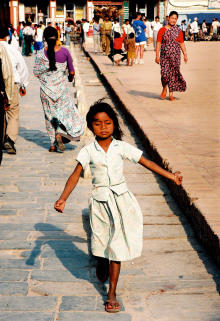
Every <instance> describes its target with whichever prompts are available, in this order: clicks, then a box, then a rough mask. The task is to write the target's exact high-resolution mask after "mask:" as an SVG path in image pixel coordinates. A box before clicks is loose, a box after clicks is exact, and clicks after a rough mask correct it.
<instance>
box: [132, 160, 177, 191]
mask: <svg viewBox="0 0 220 321" xmlns="http://www.w3.org/2000/svg"><path fill="white" fill-rule="evenodd" d="M138 163H139V164H141V165H142V166H144V167H146V168H148V169H149V170H151V171H152V172H155V173H157V174H160V175H161V176H164V177H166V178H169V179H171V180H172V181H174V183H176V184H177V185H181V184H182V180H183V177H182V176H181V175H180V174H181V172H179V171H178V172H175V173H170V172H168V171H166V170H165V169H163V168H161V167H160V166H158V165H157V164H155V163H154V162H152V161H150V160H148V159H146V158H144V157H143V156H141V158H140V160H139V162H138Z"/></svg>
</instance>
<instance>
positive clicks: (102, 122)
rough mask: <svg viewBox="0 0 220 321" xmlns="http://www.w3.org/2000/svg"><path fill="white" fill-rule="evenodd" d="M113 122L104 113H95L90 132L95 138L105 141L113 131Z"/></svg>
mask: <svg viewBox="0 0 220 321" xmlns="http://www.w3.org/2000/svg"><path fill="white" fill-rule="evenodd" d="M114 128H115V126H114V122H113V120H112V119H111V118H110V117H109V116H108V115H107V114H106V113H105V112H101V113H97V114H96V115H95V116H94V119H93V121H92V131H93V133H94V134H95V136H96V137H98V138H100V139H107V138H109V137H111V135H112V134H113V131H114Z"/></svg>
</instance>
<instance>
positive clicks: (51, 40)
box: [44, 27, 58, 71]
mask: <svg viewBox="0 0 220 321" xmlns="http://www.w3.org/2000/svg"><path fill="white" fill-rule="evenodd" d="M57 38H58V33H57V31H56V29H55V28H53V27H47V28H45V30H44V39H45V40H46V42H47V44H48V49H47V56H48V58H49V64H50V69H49V70H50V71H54V70H57V67H56V60H55V52H54V47H55V45H56V41H57Z"/></svg>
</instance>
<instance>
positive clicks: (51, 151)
mask: <svg viewBox="0 0 220 321" xmlns="http://www.w3.org/2000/svg"><path fill="white" fill-rule="evenodd" d="M56 151H57V148H56V146H51V147H50V149H49V152H50V153H55V152H56Z"/></svg>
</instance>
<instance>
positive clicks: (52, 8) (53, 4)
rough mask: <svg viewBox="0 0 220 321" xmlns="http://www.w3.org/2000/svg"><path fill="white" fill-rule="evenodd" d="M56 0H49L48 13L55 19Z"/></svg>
mask: <svg viewBox="0 0 220 321" xmlns="http://www.w3.org/2000/svg"><path fill="white" fill-rule="evenodd" d="M56 6H57V3H56V0H55V1H54V0H50V2H49V15H50V18H51V19H55V18H56Z"/></svg>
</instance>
